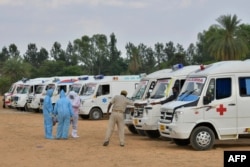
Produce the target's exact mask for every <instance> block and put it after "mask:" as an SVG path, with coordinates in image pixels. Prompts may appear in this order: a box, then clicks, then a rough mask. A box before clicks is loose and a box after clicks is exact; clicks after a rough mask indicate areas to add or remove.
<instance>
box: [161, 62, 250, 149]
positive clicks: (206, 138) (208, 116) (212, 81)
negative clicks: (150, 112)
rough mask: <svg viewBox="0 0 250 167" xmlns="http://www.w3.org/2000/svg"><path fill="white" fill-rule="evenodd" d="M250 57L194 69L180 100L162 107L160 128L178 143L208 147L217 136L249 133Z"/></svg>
mask: <svg viewBox="0 0 250 167" xmlns="http://www.w3.org/2000/svg"><path fill="white" fill-rule="evenodd" d="M249 104H250V61H222V62H217V63H213V64H210V65H207V66H201V68H200V70H198V71H195V72H193V73H191V74H190V75H189V76H188V78H187V80H186V82H185V84H184V85H183V88H182V90H181V94H180V96H179V97H178V99H177V101H174V102H170V103H167V104H165V105H163V106H162V108H161V117H160V120H159V122H158V129H159V131H160V133H161V135H162V136H166V137H169V138H172V139H173V141H174V142H175V143H176V145H179V146H185V145H189V144H191V146H192V147H193V148H194V149H195V150H208V149H211V148H212V147H213V145H214V142H215V139H219V140H231V139H233V140H234V139H238V138H240V137H241V136H242V135H249V133H250V112H249Z"/></svg>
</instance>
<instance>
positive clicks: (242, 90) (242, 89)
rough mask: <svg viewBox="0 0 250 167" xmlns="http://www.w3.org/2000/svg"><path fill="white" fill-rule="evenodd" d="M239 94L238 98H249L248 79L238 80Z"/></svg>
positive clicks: (249, 87) (249, 81)
mask: <svg viewBox="0 0 250 167" xmlns="http://www.w3.org/2000/svg"><path fill="white" fill-rule="evenodd" d="M239 94H240V96H243V97H244V96H250V77H240V78H239Z"/></svg>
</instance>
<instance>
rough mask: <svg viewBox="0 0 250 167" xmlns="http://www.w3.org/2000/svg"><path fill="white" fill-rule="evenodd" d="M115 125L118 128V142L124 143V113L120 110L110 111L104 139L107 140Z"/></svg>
mask: <svg viewBox="0 0 250 167" xmlns="http://www.w3.org/2000/svg"><path fill="white" fill-rule="evenodd" d="M115 125H117V128H118V134H119V140H120V144H124V142H125V135H124V115H123V113H122V112H112V113H111V115H110V117H109V122H108V128H107V131H106V136H105V139H104V140H105V141H109V140H110V138H111V136H112V134H113V132H114V128H115Z"/></svg>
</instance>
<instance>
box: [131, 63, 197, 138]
mask: <svg viewBox="0 0 250 167" xmlns="http://www.w3.org/2000/svg"><path fill="white" fill-rule="evenodd" d="M198 69H199V66H197V65H192V66H183V65H182V64H177V65H174V66H173V69H172V71H170V72H167V73H165V74H164V75H162V76H161V78H158V79H157V82H156V85H155V88H154V91H153V92H152V94H151V96H150V98H149V99H147V100H146V101H142V102H141V104H145V106H142V107H139V108H136V109H135V113H134V115H133V124H134V126H135V128H136V129H137V130H141V131H144V132H145V134H146V135H147V136H148V137H150V138H158V137H160V133H159V130H158V120H159V119H160V115H161V113H160V107H161V104H156V105H151V104H150V103H151V102H160V101H162V100H164V99H166V98H168V97H169V96H170V95H172V94H173V92H172V88H173V87H174V86H176V87H178V88H179V89H181V87H182V86H183V84H184V82H185V80H186V77H187V75H188V74H189V73H191V72H193V71H195V70H198Z"/></svg>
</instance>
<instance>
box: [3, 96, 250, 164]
mask: <svg viewBox="0 0 250 167" xmlns="http://www.w3.org/2000/svg"><path fill="white" fill-rule="evenodd" d="M0 98H1V97H0ZM1 103H2V98H1ZM106 127H107V120H100V121H90V120H83V119H80V120H79V136H80V138H77V139H73V138H69V139H68V140H46V139H44V129H43V116H42V114H41V113H33V112H21V111H17V110H15V109H3V108H2V104H1V106H0V167H10V166H13V167H40V166H41V167H45V166H46V167H55V166H60V167H80V166H81V167H99V166H102V167H132V166H134V167H152V166H167V167H179V166H182V167H222V166H223V153H224V151H225V150H233V151H236V150H250V139H240V140H237V141H229V142H228V141H227V142H222V143H219V142H218V143H217V144H216V145H215V147H214V148H213V149H212V150H209V151H194V150H193V149H192V148H191V146H187V147H178V146H176V145H175V144H171V142H170V141H169V140H166V139H155V140H152V139H150V138H148V137H145V136H140V135H135V134H132V133H130V132H129V131H128V129H127V128H126V130H125V136H126V145H125V147H120V146H119V140H118V134H117V131H115V132H114V133H113V136H112V139H111V141H110V144H109V146H108V147H103V146H102V143H103V139H104V135H105V132H106ZM55 132H56V126H55V127H54V129H53V134H55Z"/></svg>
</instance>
